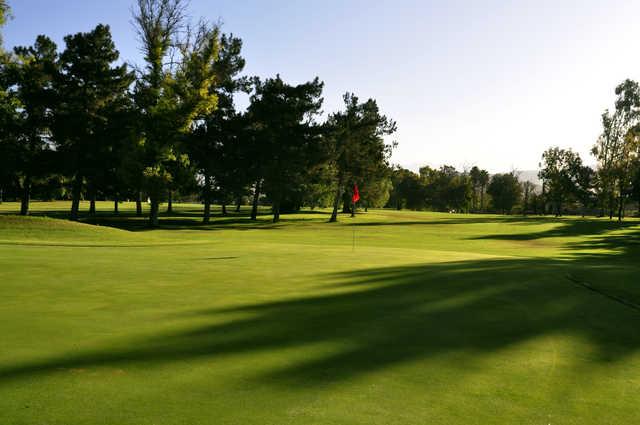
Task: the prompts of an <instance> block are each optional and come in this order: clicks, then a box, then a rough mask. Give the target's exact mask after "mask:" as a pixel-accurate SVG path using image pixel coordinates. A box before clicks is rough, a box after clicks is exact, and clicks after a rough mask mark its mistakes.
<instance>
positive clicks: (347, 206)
mask: <svg viewBox="0 0 640 425" xmlns="http://www.w3.org/2000/svg"><path fill="white" fill-rule="evenodd" d="M343 196H344V195H343ZM350 212H351V204H350V202H349V201H348V200H346V199H343V200H342V213H343V214H348V213H350Z"/></svg>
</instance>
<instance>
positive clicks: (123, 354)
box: [0, 203, 640, 425]
mask: <svg viewBox="0 0 640 425" xmlns="http://www.w3.org/2000/svg"><path fill="white" fill-rule="evenodd" d="M98 207H99V210H100V211H99V214H98V215H97V217H95V218H91V219H89V218H84V219H83V222H81V223H71V222H68V221H65V220H62V219H61V218H62V217H64V216H65V215H66V214H67V209H68V204H67V203H34V205H33V209H34V210H35V213H36V214H37V215H39V216H34V217H28V218H21V217H17V216H14V215H9V214H10V213H15V212H16V211H17V205H16V204H11V203H5V204H2V205H0V212H2V213H4V214H0V424H60V425H63V424H64V425H69V424H118V425H127V424H131V425H147V424H148V425H151V424H154V425H158V424H506V423H511V424H627V423H637V422H638V420H639V418H640V331H639V329H640V311H638V310H637V309H636V308H634V306H635V305H637V304H640V261H639V260H640V223H639V222H638V221H634V220H629V221H627V222H625V223H623V224H618V223H615V222H609V221H608V220H600V219H587V220H583V219H578V218H566V219H564V218H563V219H551V218H540V217H529V218H525V217H516V216H513V217H506V216H489V215H475V216H472V215H451V214H436V213H423V212H396V211H385V210H376V211H370V212H368V213H366V214H360V215H358V217H357V218H355V219H350V218H348V217H347V216H344V217H341V222H340V223H338V224H328V223H326V220H327V218H328V215H327V212H326V211H316V212H312V211H304V212H303V213H300V214H296V215H285V216H284V220H283V222H282V223H280V224H277V225H274V224H271V223H270V222H269V217H268V216H267V215H264V216H261V217H260V220H259V221H258V222H257V223H252V222H250V221H249V220H248V219H247V218H246V213H247V211H246V210H243V211H242V212H241V213H240V214H232V215H230V216H229V217H221V216H219V215H217V216H216V217H215V219H214V221H213V222H212V223H211V224H210V225H207V226H203V225H201V224H200V223H199V214H200V211H201V206H199V205H178V206H177V207H176V211H175V212H174V213H173V214H171V215H169V216H166V215H165V216H164V217H162V220H161V225H162V227H161V228H160V229H157V230H147V229H146V227H145V225H144V221H143V220H141V219H136V218H135V217H133V208H134V206H133V205H132V204H126V205H123V206H122V207H121V211H122V213H121V215H120V216H119V217H113V216H112V214H111V213H110V212H109V211H108V210H109V209H110V208H111V207H112V205H111V203H99V205H98ZM82 208H83V209H84V210H86V209H87V206H86V204H83V207H82ZM217 213H218V214H219V210H218V211H217ZM45 216H48V217H45ZM52 217H54V218H52ZM88 223H92V224H88ZM354 234H355V248H354V246H353V238H354ZM576 282H580V283H584V284H587V285H590V286H591V287H592V288H593V289H595V290H596V291H598V292H595V291H592V290H589V289H587V288H585V287H584V286H581V285H580V284H576ZM620 300H623V301H625V302H626V303H627V304H626V305H625V304H623V303H621V302H620Z"/></svg>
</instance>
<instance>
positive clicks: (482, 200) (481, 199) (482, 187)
mask: <svg viewBox="0 0 640 425" xmlns="http://www.w3.org/2000/svg"><path fill="white" fill-rule="evenodd" d="M480 212H484V186H481V187H480Z"/></svg>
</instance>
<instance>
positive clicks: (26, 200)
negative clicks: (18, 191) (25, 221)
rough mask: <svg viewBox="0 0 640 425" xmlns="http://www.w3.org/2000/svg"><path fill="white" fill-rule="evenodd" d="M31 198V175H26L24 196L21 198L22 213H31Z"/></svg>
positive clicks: (23, 184) (23, 189) (23, 186)
mask: <svg viewBox="0 0 640 425" xmlns="http://www.w3.org/2000/svg"><path fill="white" fill-rule="evenodd" d="M30 199H31V177H30V176H26V177H25V178H24V182H23V183H22V198H20V215H29V201H30Z"/></svg>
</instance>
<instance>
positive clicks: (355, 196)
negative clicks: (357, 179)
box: [351, 184, 360, 204]
mask: <svg viewBox="0 0 640 425" xmlns="http://www.w3.org/2000/svg"><path fill="white" fill-rule="evenodd" d="M359 200H360V192H358V185H357V184H354V185H353V196H352V197H351V202H353V203H354V204H355V203H356V202H358V201H359Z"/></svg>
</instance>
